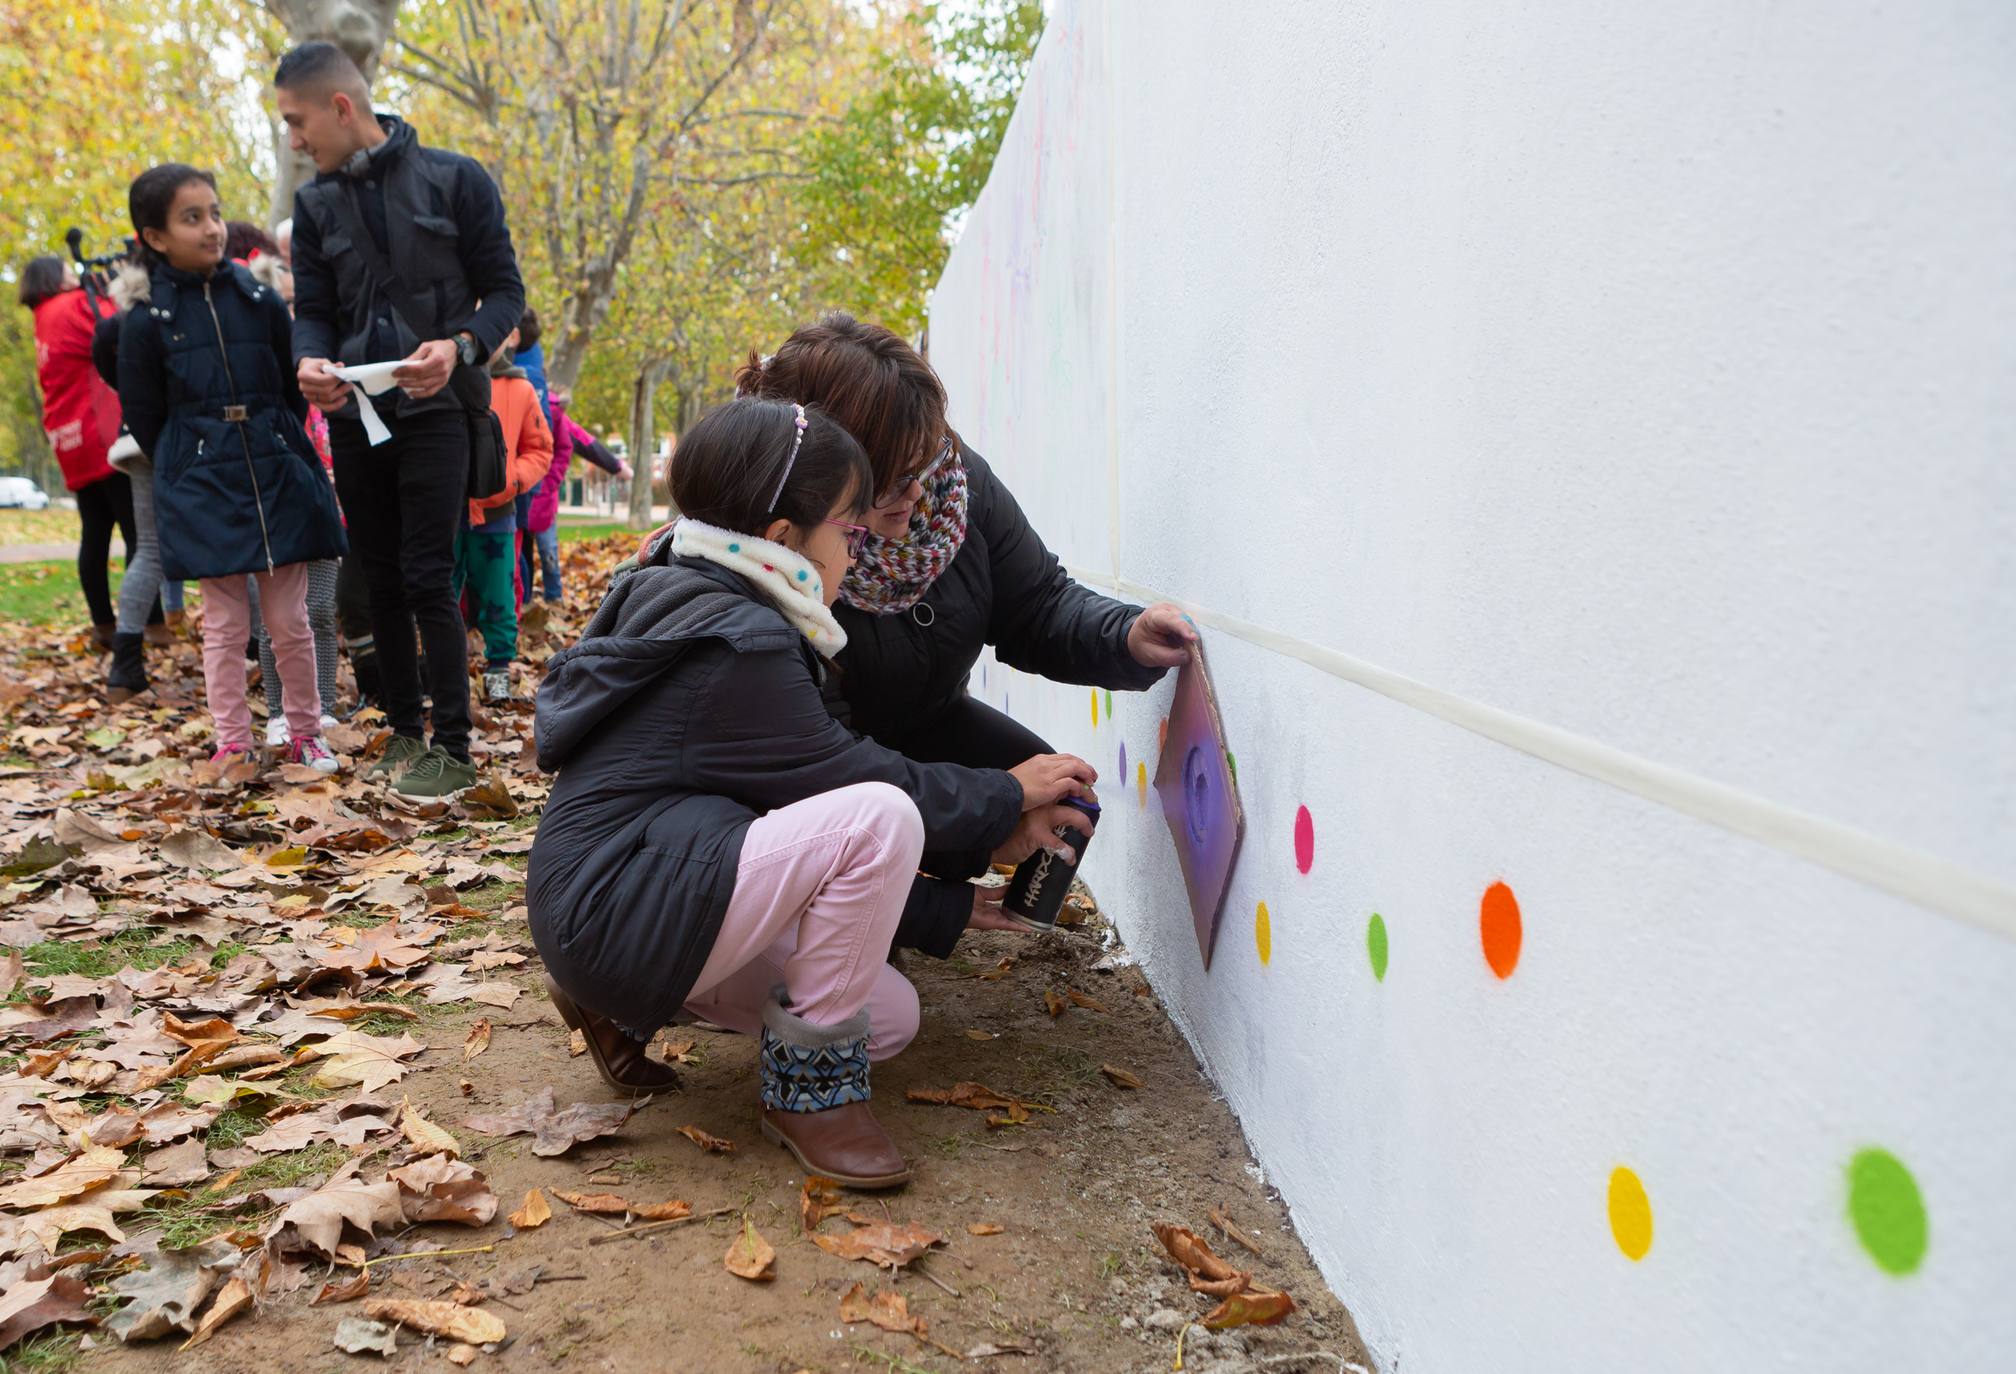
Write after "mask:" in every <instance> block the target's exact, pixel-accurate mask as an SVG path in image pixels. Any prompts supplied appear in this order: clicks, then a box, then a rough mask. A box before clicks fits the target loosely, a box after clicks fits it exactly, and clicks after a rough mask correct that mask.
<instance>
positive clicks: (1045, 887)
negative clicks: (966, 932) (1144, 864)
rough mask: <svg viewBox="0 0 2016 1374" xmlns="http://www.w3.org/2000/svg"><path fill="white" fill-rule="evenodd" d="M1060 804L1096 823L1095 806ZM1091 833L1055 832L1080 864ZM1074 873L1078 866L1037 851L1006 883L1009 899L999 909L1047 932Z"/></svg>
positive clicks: (1069, 800)
mask: <svg viewBox="0 0 2016 1374" xmlns="http://www.w3.org/2000/svg"><path fill="white" fill-rule="evenodd" d="M1060 804H1061V805H1064V806H1069V807H1074V808H1076V809H1077V810H1079V811H1083V812H1084V813H1085V814H1086V815H1088V816H1090V817H1091V818H1092V825H1097V824H1098V823H1099V803H1098V802H1095V801H1086V800H1085V799H1084V798H1083V797H1066V798H1064V800H1063V801H1062V803H1060ZM1091 831H1092V826H1087V827H1086V828H1085V829H1084V830H1080V829H1078V828H1077V827H1076V826H1070V825H1067V826H1065V827H1064V828H1063V829H1061V830H1059V831H1058V832H1057V833H1058V835H1060V836H1061V837H1062V838H1063V840H1064V842H1065V843H1066V844H1068V845H1070V846H1071V848H1072V849H1073V850H1074V851H1075V852H1076V853H1077V855H1078V862H1079V863H1083V862H1084V861H1085V846H1086V845H1088V844H1090V843H1092V834H1091ZM1077 872H1078V864H1077V863H1073V862H1072V861H1071V860H1069V859H1066V858H1060V857H1059V856H1057V855H1055V854H1053V853H1051V852H1050V851H1049V850H1047V849H1039V850H1037V851H1036V852H1035V853H1034V854H1031V855H1030V856H1029V857H1028V858H1026V859H1024V860H1023V861H1022V863H1021V865H1020V866H1019V867H1017V868H1016V870H1015V876H1014V877H1012V878H1010V879H1009V880H1008V895H1007V896H1006V897H1004V898H1002V900H1001V909H1002V910H1003V911H1006V912H1007V913H1008V914H1009V915H1011V916H1017V917H1020V918H1021V919H1022V920H1023V921H1025V922H1027V923H1028V924H1029V925H1032V926H1035V927H1036V928H1037V929H1039V930H1050V929H1052V928H1054V927H1055V926H1056V924H1057V913H1058V912H1059V911H1061V910H1063V909H1064V898H1065V896H1066V895H1067V894H1068V893H1069V892H1070V891H1071V879H1072V878H1073V877H1074V876H1075V875H1076V874H1077Z"/></svg>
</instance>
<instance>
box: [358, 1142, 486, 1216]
mask: <svg viewBox="0 0 2016 1374" xmlns="http://www.w3.org/2000/svg"><path fill="white" fill-rule="evenodd" d="M385 1176H386V1177H387V1178H389V1179H391V1180H392V1181H393V1182H394V1183H397V1184H398V1185H399V1193H400V1198H399V1205H400V1209H401V1210H402V1211H403V1212H404V1213H405V1215H406V1220H408V1221H453V1222H459V1223H460V1224H462V1225H464V1226H484V1225H488V1224H489V1221H490V1218H492V1217H494V1216H496V1215H497V1194H495V1193H493V1192H491V1191H490V1185H489V1184H488V1183H487V1182H485V1181H484V1178H483V1175H482V1174H480V1173H478V1172H477V1171H476V1170H475V1168H474V1167H473V1166H471V1165H469V1164H465V1163H463V1162H462V1161H461V1160H459V1159H456V1158H455V1157H454V1156H452V1155H446V1154H433V1155H428V1156H426V1157H425V1158H424V1159H419V1160H415V1161H414V1162H413V1163H411V1164H408V1165H406V1166H405V1167H403V1168H399V1169H388V1170H387V1171H386V1173H385Z"/></svg>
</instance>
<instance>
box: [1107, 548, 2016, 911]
mask: <svg viewBox="0 0 2016 1374" xmlns="http://www.w3.org/2000/svg"><path fill="white" fill-rule="evenodd" d="M1072 576H1074V577H1076V578H1077V579H1078V580H1079V581H1081V582H1084V583H1086V584H1087V585H1090V586H1096V587H1104V588H1107V589H1109V590H1111V591H1113V592H1116V593H1118V594H1119V595H1121V596H1125V597H1128V598H1130V599H1132V600H1135V601H1139V602H1144V603H1146V602H1153V601H1168V600H1174V598H1173V597H1164V596H1162V595H1161V594H1159V593H1158V592H1156V591H1155V590H1154V589H1153V588H1152V587H1143V586H1141V585H1140V584H1138V583H1135V582H1130V581H1128V580H1127V579H1126V578H1113V577H1107V576H1105V575H1103V574H1101V573H1096V572H1089V571H1085V572H1081V571H1077V570H1075V569H1074V570H1073V571H1072ZM1183 608H1184V610H1185V611H1187V612H1188V613H1189V614H1190V616H1191V617H1192V618H1193V619H1194V620H1196V621H1197V623H1198V624H1200V625H1204V626H1207V627H1209V628H1211V629H1213V630H1218V631H1220V632H1222V633H1225V634H1229V635H1232V636H1234V637H1235V638H1238V639H1243V640H1245V641H1246V642H1247V643H1249V644H1253V645H1257V646H1258V647H1260V648H1262V649H1266V650H1268V651H1269V652H1271V653H1277V654H1280V655H1282V656H1284V657H1287V658H1293V659H1298V660H1300V661H1301V662H1303V663H1307V664H1308V665H1309V666H1311V667H1312V668H1317V669H1320V670H1322V671H1323V672H1326V673H1329V674H1330V675H1332V676H1333V677H1340V678H1343V679H1344V680H1345V681H1346V682H1354V683H1356V684H1358V685H1359V686H1360V687H1365V688H1368V689H1370V690H1371V691H1374V692H1377V693H1379V694H1380V695H1381V696H1384V697H1390V698H1392V699H1393V700H1394V701H1397V702H1400V703H1401V704H1403V705H1406V706H1411V707H1413V708H1414V709H1416V710H1418V711H1425V712H1427V713H1428V714H1429V715H1433V716H1439V717H1441V718H1442V719H1443V720H1446V721H1448V722H1449V723H1450V724H1452V725H1460V726H1462V727H1463V728H1464V729H1465V730H1469V731H1471V732H1472V733H1474V734H1478V735H1482V736H1484V738H1486V739H1490V740H1496V741H1497V742H1498V743H1500V744H1503V745H1507V746H1509V747H1511V748H1513V749H1517V750H1519V751H1521V752H1522V753H1526V754H1531V755H1532V756H1533V757H1534V758H1537V759H1543V760H1545V761H1546V762H1548V763H1551V764H1555V765H1557V766H1559V767H1562V768H1566V769H1569V770H1570V771H1572V772H1576V773H1580V774H1582V775H1583V776H1584V777H1589V778H1594V779H1596V780H1597V781H1598V782H1605V783H1608V784H1610V785H1611V786H1612V787H1616V788H1620V789H1622V790H1623V791H1626V792H1629V793H1631V794H1632V795H1634V796H1638V797H1643V798H1644V799H1645V800H1647V801H1652V802H1657V803H1659V804H1660V805H1661V806H1667V807H1671V808H1672V809H1673V810H1675V811H1679V812H1683V813H1684V814H1686V815H1689V816H1692V817H1694V818H1695V819H1696V820H1702V821H1707V822H1708V823H1709V824H1711V825H1719V826H1721V827H1722V828H1723V829H1725V830H1730V831H1733V832H1735V833H1736V834H1738V835H1743V836H1746V837H1747V838H1749V839H1753V840H1756V841H1758V842H1759V843H1761V844H1766V845H1769V846H1770V847H1771V848H1773V849H1777V850H1781V851H1783V852H1784V853H1787V854H1793V855H1796V856H1798V857H1799V858H1802V859H1805V860H1807V861H1809V862H1811V863H1816V864H1819V865H1820V866H1821V867H1823V868H1828V869H1832V870H1833V871H1834V872H1836V873H1839V874H1842V875H1843V876H1845V877H1849V878H1853V879H1855V880H1856V881H1857V882H1863V883H1867V884H1869V885H1870V886H1871V887H1876V888H1881V889H1882V890H1883V891H1885V892H1888V893H1890V894H1892V895H1893V896H1897V897H1902V898H1904V899H1905V900H1906V901H1908V902H1915V903H1917V904H1918V905H1919V906H1922V907H1926V908H1928V909H1930V910H1933V911H1939V912H1944V913H1945V914H1946V915H1948V916H1952V917H1955V918H1957V919H1959V920H1962V921H1966V922H1968V923H1969V924H1971V925H1976V926H1979V927H1980V928H1981V929H1983V930H1988V931H1993V932H1994V933H1995V934H1997V935H2002V936H2006V937H2008V938H2010V939H2016V887H2012V886H2011V885H2009V884H2008V883H2005V882H2003V881H2001V880H2000V879H1997V878H1992V877H1989V876H1988V875H1986V874H1983V873H1976V872H1974V871H1972V870H1971V869H1966V868H1962V867H1961V866H1960V865H1958V864H1955V863H1952V862H1949V861H1948V860H1945V859H1941V858H1938V857H1935V856H1934V855H1931V854H1926V853H1923V852H1921V851H1919V850H1915V849H1910V848H1907V847H1906V846H1904V845H1900V844H1894V843H1892V842H1891V841H1889V840H1884V839H1880V838H1878V837H1877V836H1874V835H1870V834H1867V833H1865V832H1863V831H1860V830H1856V829H1855V828H1853V827H1852V826H1847V825H1842V824H1840V823H1839V822H1837V821H1830V820H1827V819H1825V818H1823V817H1820V816H1815V815H1811V814H1809V813H1807V812H1804V811H1800V810H1797V809H1795V808H1793V807H1790V806H1786V805H1784V804H1782V803H1780V802H1774V801H1771V800H1769V799H1767V798H1764V797H1759V796H1754V795H1752V794H1751V793H1748V792H1745V791H1742V790H1741V789H1739V788H1735V787H1730V786H1727V785H1725V784H1723V783H1719V782H1712V781H1710V780H1709V779H1707V778H1703V777H1697V776H1696V775H1694V774H1692V773H1685V772H1682V771H1681V770H1679V769H1677V768H1671V767H1668V766H1667V765H1665V764H1663V763H1655V762H1653V761H1652V760H1651V759H1645V758H1639V757H1638V756H1637V755H1635V754H1629V753H1626V752H1625V751H1624V750H1622V749H1618V748H1615V747H1613V746H1611V745H1608V744H1603V743H1601V742H1600V741H1597V740H1593V739H1589V738H1587V737H1586V736H1583V735H1577V734H1573V733H1571V732H1569V731H1567V730H1563V729H1561V728H1559V727H1558V726H1553V725H1548V724H1545V723H1544V722H1541V721H1537V720H1529V719H1527V718H1526V717H1524V716H1518V715H1514V714H1513V713H1512V712H1510V711H1502V710H1500V709H1498V708H1497V707H1495V706H1486V705H1484V704H1483V703H1482V702H1477V701H1471V700H1469V699H1467V698H1464V697H1459V696H1457V695H1455V694H1454V693H1453V692H1445V691H1443V690H1442V689H1440V688H1438V687H1430V686H1428V685H1427V684H1426V683H1423V682H1416V681H1414V680H1413V679H1412V678H1408V677H1403V676H1401V675H1400V674H1399V673H1395V672H1391V671H1389V670H1387V669H1385V668H1381V667H1378V666H1376V665H1375V664H1371V663H1367V662H1365V661H1364V660H1362V659H1357V658H1353V657H1351V656H1350V655H1349V654H1344V653H1339V652H1338V651H1337V650H1335V649H1330V648H1325V647H1324V646H1323V645H1320V644H1311V643H1308V642H1306V641H1304V640H1299V639H1294V638H1292V637H1290V636H1288V635H1284V634H1282V633H1280V632H1279V631H1276V630H1270V629H1268V628H1266V627H1265V626H1262V625H1255V624H1253V623H1251V622H1250V621H1245V620H1240V619H1239V618H1237V617H1236V616H1229V615H1221V614H1219V613H1218V612H1216V611H1209V610H1205V609H1204V608H1202V607H1200V606H1192V605H1188V604H1187V603H1185V604H1184V605H1183Z"/></svg>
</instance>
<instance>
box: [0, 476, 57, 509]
mask: <svg viewBox="0 0 2016 1374" xmlns="http://www.w3.org/2000/svg"><path fill="white" fill-rule="evenodd" d="M47 509H49V493H48V492H46V491H44V490H42V488H40V487H38V486H36V485H35V482H34V479H32V478H28V477H0V510H47Z"/></svg>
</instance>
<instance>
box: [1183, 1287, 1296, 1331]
mask: <svg viewBox="0 0 2016 1374" xmlns="http://www.w3.org/2000/svg"><path fill="white" fill-rule="evenodd" d="M1294 1310H1295V1300H1294V1299H1293V1298H1291V1297H1289V1296H1288V1295H1287V1294H1286V1293H1276V1292H1273V1291H1272V1290H1259V1289H1256V1290H1254V1291H1253V1292H1249V1293H1234V1294H1233V1295H1232V1296H1230V1297H1228V1298H1226V1299H1225V1301H1223V1302H1221V1303H1219V1304H1218V1305H1217V1306H1216V1307H1214V1308H1212V1309H1211V1310H1210V1311H1209V1312H1206V1313H1205V1314H1204V1316H1203V1317H1202V1318H1201V1319H1200V1324H1201V1325H1202V1326H1204V1327H1205V1328H1206V1329H1207V1330H1210V1331H1224V1330H1226V1329H1228V1328H1230V1327H1234V1326H1274V1325H1277V1324H1279V1323H1280V1322H1282V1321H1284V1320H1286V1319H1287V1316H1288V1314H1289V1313H1290V1312H1293V1311H1294Z"/></svg>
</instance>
